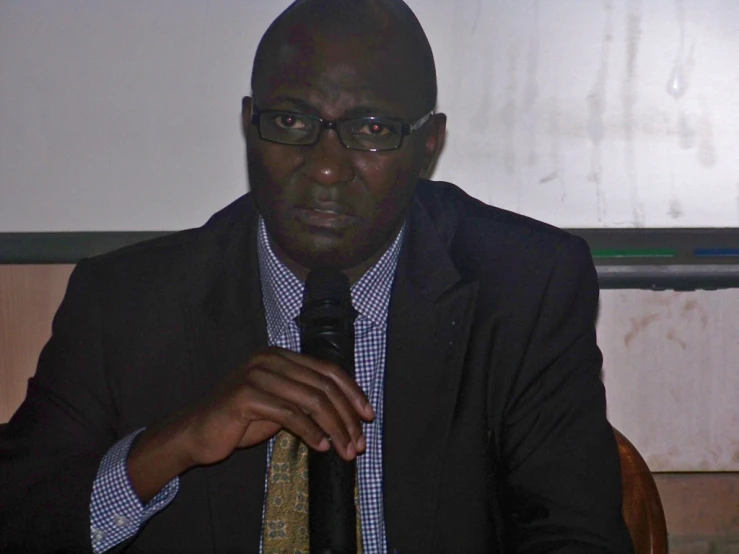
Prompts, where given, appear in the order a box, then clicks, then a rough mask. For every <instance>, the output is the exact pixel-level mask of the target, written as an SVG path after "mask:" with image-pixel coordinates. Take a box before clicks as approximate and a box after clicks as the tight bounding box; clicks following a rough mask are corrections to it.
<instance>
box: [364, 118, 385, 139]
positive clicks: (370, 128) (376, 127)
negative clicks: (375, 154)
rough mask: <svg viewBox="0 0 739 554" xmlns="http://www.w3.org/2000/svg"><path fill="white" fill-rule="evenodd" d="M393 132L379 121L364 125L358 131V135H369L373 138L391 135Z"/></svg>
mask: <svg viewBox="0 0 739 554" xmlns="http://www.w3.org/2000/svg"><path fill="white" fill-rule="evenodd" d="M391 132H392V130H391V129H390V127H388V126H387V125H385V124H383V123H380V122H379V121H370V122H368V123H364V124H363V125H361V126H360V127H359V129H358V133H359V134H360V135H369V136H372V137H384V136H387V135H389V134H390V133H391Z"/></svg>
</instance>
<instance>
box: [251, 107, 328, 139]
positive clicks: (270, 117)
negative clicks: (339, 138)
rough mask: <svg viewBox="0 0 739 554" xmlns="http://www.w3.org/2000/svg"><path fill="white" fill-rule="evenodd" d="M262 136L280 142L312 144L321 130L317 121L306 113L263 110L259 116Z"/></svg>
mask: <svg viewBox="0 0 739 554" xmlns="http://www.w3.org/2000/svg"><path fill="white" fill-rule="evenodd" d="M259 130H260V133H261V135H262V138H263V139H265V140H271V141H274V142H279V143H282V144H313V142H315V140H316V137H317V136H318V133H319V131H320V130H321V127H320V123H319V121H318V120H317V119H316V118H314V117H311V116H308V115H300V114H294V113H288V112H263V113H261V114H260V116H259Z"/></svg>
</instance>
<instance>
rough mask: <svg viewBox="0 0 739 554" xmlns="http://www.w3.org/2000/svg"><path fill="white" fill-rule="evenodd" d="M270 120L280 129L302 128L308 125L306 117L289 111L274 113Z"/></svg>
mask: <svg viewBox="0 0 739 554" xmlns="http://www.w3.org/2000/svg"><path fill="white" fill-rule="evenodd" d="M272 122H273V123H274V124H275V126H276V127H279V128H280V129H294V130H304V129H306V128H307V127H308V121H307V120H306V119H304V118H302V117H300V116H298V115H295V114H291V113H280V114H274V115H273V116H272Z"/></svg>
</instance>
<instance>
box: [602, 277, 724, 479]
mask: <svg viewBox="0 0 739 554" xmlns="http://www.w3.org/2000/svg"><path fill="white" fill-rule="evenodd" d="M737 314H739V289H732V290H721V291H693V292H674V291H669V292H654V291H641V290H605V291H601V302H600V314H599V317H598V343H599V345H600V347H601V350H602V351H603V357H604V364H603V377H604V382H605V385H606V392H607V396H608V416H609V418H610V420H611V423H612V424H613V425H614V426H615V427H616V428H618V429H619V430H620V431H621V432H623V433H624V434H625V435H626V436H627V437H629V439H630V440H631V441H632V442H633V443H634V444H635V445H636V447H637V448H638V449H639V451H640V452H641V453H642V455H643V456H644V458H645V459H646V461H647V463H648V464H649V467H650V468H651V469H652V470H653V471H739V316H737Z"/></svg>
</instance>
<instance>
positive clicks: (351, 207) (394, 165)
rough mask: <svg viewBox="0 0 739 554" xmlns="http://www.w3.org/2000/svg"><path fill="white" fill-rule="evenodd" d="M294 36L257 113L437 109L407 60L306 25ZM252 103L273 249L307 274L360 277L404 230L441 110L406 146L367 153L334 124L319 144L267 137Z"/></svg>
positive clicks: (261, 200) (263, 88) (256, 176)
mask: <svg viewBox="0 0 739 554" xmlns="http://www.w3.org/2000/svg"><path fill="white" fill-rule="evenodd" d="M290 38H291V40H290V41H289V44H290V46H286V47H285V48H283V49H282V51H281V52H280V53H279V54H277V55H275V56H274V63H273V64H271V66H270V67H269V69H267V70H265V72H264V73H267V75H263V76H261V77H260V79H259V80H258V83H259V85H257V86H255V91H254V99H253V105H254V106H255V107H257V108H258V109H259V110H284V111H288V112H297V113H301V114H309V115H314V116H318V117H321V118H323V119H326V120H337V119H345V118H353V117H361V116H367V115H375V116H389V117H395V118H399V119H402V120H403V122H406V123H409V122H412V121H415V120H416V119H418V118H420V117H421V116H423V115H424V112H425V111H428V110H430V109H431V107H430V106H422V105H420V102H418V101H417V98H418V95H417V94H414V88H415V87H417V86H418V85H416V84H415V81H416V80H415V79H412V77H410V76H409V74H412V73H413V72H412V71H409V70H408V69H407V68H406V67H404V66H406V65H408V64H407V63H404V62H402V61H398V58H402V57H403V56H398V55H394V54H393V52H392V51H391V50H390V51H385V49H383V48H379V49H378V48H377V46H376V45H375V46H374V47H373V49H372V50H371V51H370V50H368V48H367V42H366V41H363V40H361V39H358V40H345V41H342V43H341V44H337V43H336V42H333V43H332V42H330V41H327V40H325V39H324V37H322V36H321V35H320V34H319V33H316V32H315V31H310V30H306V29H300V28H298V29H296V30H295V31H294V32H293V35H291V37H290ZM411 80H413V81H414V82H410V81H411ZM245 108H246V109H245V113H244V118H245V121H244V124H245V129H246V136H247V153H248V165H249V180H250V184H251V189H252V191H253V194H254V198H255V200H256V203H257V206H258V209H259V211H260V213H261V214H262V217H263V218H264V220H265V223H266V225H267V230H268V231H269V235H270V238H271V240H272V243H273V247H274V248H275V251H276V252H277V254H278V255H279V256H280V257H281V258H282V259H283V261H285V263H286V264H287V265H288V267H290V268H291V269H292V270H293V271H294V272H296V273H297V274H298V276H300V277H303V278H304V277H305V275H306V273H307V271H306V270H309V269H311V268H314V267H320V266H327V267H336V268H339V269H342V270H345V271H346V272H347V274H348V275H349V278H350V279H351V280H356V279H357V278H358V277H359V276H360V275H361V274H362V273H363V272H364V271H365V270H366V269H367V268H368V267H369V266H370V265H371V264H372V263H374V261H376V259H377V258H379V256H380V255H381V254H382V252H384V250H385V248H386V247H387V245H388V244H389V243H390V242H391V241H392V240H393V238H394V237H395V234H396V233H397V231H398V230H399V229H400V227H401V226H402V224H403V221H404V218H405V215H406V213H407V211H408V208H409V205H410V202H411V199H412V196H413V192H414V190H415V185H416V181H417V179H418V177H419V176H420V174H421V173H423V172H424V171H425V170H426V169H427V168H428V166H429V164H430V163H431V161H432V160H433V157H434V155H435V153H436V150H437V147H438V143H439V141H440V140H439V137H440V136H441V133H443V128H444V119H443V116H440V117H438V116H437V117H435V118H432V119H431V120H430V121H429V122H428V123H426V125H425V126H424V127H423V128H422V129H421V130H419V131H417V132H416V133H414V134H411V135H410V136H407V137H405V139H404V141H403V145H402V147H401V148H400V149H398V150H392V151H387V152H364V151H357V150H349V149H347V148H344V146H342V145H341V143H340V142H339V138H338V136H337V134H336V132H335V131H333V130H324V131H323V133H322V134H321V137H320V139H319V141H318V142H317V143H316V144H314V145H312V146H290V145H281V144H275V143H272V142H267V141H264V140H261V139H260V138H259V135H258V132H257V129H256V127H255V126H254V125H251V124H249V122H248V120H247V118H248V117H249V115H250V114H249V113H248V112H250V111H251V104H250V102H249V99H247V100H246V102H245Z"/></svg>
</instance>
